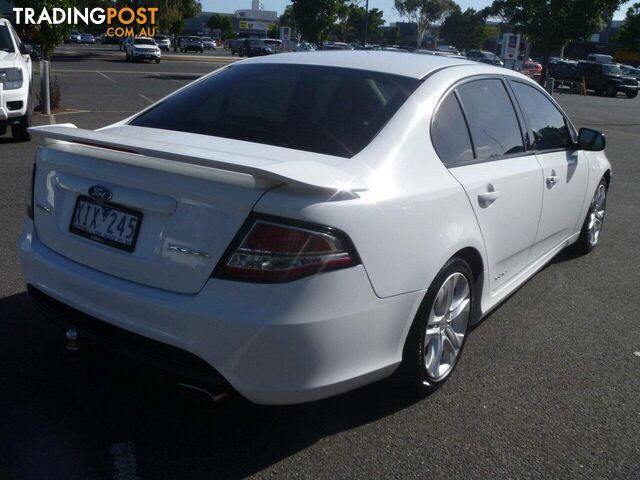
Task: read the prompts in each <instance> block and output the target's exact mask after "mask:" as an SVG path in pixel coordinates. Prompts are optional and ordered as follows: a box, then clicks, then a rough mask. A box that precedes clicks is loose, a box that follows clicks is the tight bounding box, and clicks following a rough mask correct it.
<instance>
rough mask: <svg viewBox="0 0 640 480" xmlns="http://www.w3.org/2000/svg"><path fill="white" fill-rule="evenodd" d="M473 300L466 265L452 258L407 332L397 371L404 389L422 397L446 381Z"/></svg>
mask: <svg viewBox="0 0 640 480" xmlns="http://www.w3.org/2000/svg"><path fill="white" fill-rule="evenodd" d="M449 292H452V294H451V295H449V294H448V293H449ZM474 297H475V292H474V284H473V274H472V273H471V268H470V267H469V264H468V263H467V262H466V261H465V260H463V259H461V258H458V257H453V258H451V259H450V260H449V261H448V262H447V263H446V265H445V266H444V267H442V270H440V272H439V273H438V275H436V278H435V279H434V280H433V282H432V283H431V285H430V286H429V289H428V290H427V294H426V295H425V297H424V299H423V300H422V304H421V305H420V308H419V309H418V313H417V314H416V317H415V319H414V321H413V325H412V326H411V329H410V330H409V334H408V336H407V340H406V342H405V346H404V351H403V360H402V365H401V367H400V369H399V371H398V377H399V378H400V380H401V382H402V385H403V386H404V387H405V388H407V389H408V390H410V391H413V392H416V393H419V394H423V395H425V394H429V393H431V392H433V391H435V390H436V389H438V388H439V387H440V386H441V385H442V384H444V382H445V381H446V380H447V379H448V378H449V376H450V375H451V373H452V372H453V371H454V370H455V367H456V365H457V364H458V361H459V359H460V356H461V355H462V350H463V348H464V341H465V339H466V337H467V332H468V330H469V322H470V319H471V318H473V316H472V314H473V312H472V310H473V305H474ZM456 312H457V314H456Z"/></svg>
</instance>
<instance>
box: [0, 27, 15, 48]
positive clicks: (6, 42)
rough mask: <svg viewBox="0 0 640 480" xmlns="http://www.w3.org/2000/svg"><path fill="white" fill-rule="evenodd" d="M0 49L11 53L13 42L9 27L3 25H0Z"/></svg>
mask: <svg viewBox="0 0 640 480" xmlns="http://www.w3.org/2000/svg"><path fill="white" fill-rule="evenodd" d="M0 50H2V51H5V52H9V53H13V52H14V48H13V42H12V41H11V34H10V33H9V29H8V28H7V27H5V26H4V25H0Z"/></svg>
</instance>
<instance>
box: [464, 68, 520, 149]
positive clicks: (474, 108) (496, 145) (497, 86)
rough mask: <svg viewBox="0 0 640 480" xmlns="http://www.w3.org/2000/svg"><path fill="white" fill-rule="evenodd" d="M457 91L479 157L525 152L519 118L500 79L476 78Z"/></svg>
mask: <svg viewBox="0 0 640 480" xmlns="http://www.w3.org/2000/svg"><path fill="white" fill-rule="evenodd" d="M456 91H457V92H458V95H459V96H460V101H461V102H462V108H463V110H464V113H465V116H466V118H467V122H468V124H469V130H470V131H471V139H472V140H473V146H474V148H475V154H476V158H477V159H478V160H487V159H492V158H495V157H501V156H504V155H512V154H515V153H520V152H524V144H523V142H522V133H521V131H520V125H519V123H518V118H517V117H516V113H515V110H514V109H513V104H512V103H511V99H510V98H509V95H508V94H507V90H506V89H505V87H504V85H503V84H502V82H501V81H500V80H494V79H489V80H475V81H472V82H469V83H465V84H464V85H461V86H460V87H458V88H457V89H456Z"/></svg>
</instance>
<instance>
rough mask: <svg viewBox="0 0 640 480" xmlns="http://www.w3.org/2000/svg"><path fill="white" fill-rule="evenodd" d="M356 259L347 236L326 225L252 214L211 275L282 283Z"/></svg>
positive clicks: (348, 265) (344, 264) (332, 268)
mask: <svg viewBox="0 0 640 480" xmlns="http://www.w3.org/2000/svg"><path fill="white" fill-rule="evenodd" d="M359 263H360V260H359V259H358V256H357V254H356V252H355V249H354V248H353V245H352V243H351V240H350V239H349V238H348V237H347V236H346V235H345V234H344V233H342V232H340V231H337V230H335V229H332V228H328V227H321V226H315V225H313V226H307V225H304V226H303V225H301V224H297V223H295V224H294V223H289V222H288V221H286V220H282V219H272V218H269V219H262V218H256V219H253V220H251V221H250V222H249V223H248V228H245V229H243V231H241V232H240V234H239V235H238V237H237V240H236V241H234V243H233V244H232V245H231V247H230V248H229V250H228V251H227V254H226V255H225V256H224V257H223V258H222V260H221V261H220V263H219V264H218V266H217V267H216V270H215V272H214V276H216V277H219V278H225V279H228V280H240V281H245V282H256V283H282V282H290V281H293V280H297V279H299V278H302V277H306V276H309V275H313V274H316V273H320V272H327V271H331V270H338V269H341V268H347V267H351V266H354V265H357V264H359Z"/></svg>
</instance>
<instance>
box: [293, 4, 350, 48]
mask: <svg viewBox="0 0 640 480" xmlns="http://www.w3.org/2000/svg"><path fill="white" fill-rule="evenodd" d="M340 3H341V1H340V0H292V4H293V5H292V10H291V12H292V14H293V18H294V19H295V23H296V26H297V27H298V29H299V30H300V31H301V33H302V35H303V37H304V38H305V40H307V41H308V42H313V43H323V42H324V40H325V38H327V34H328V33H329V31H330V30H331V28H332V27H333V24H334V22H335V21H336V18H337V14H338V7H339V5H340Z"/></svg>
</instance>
